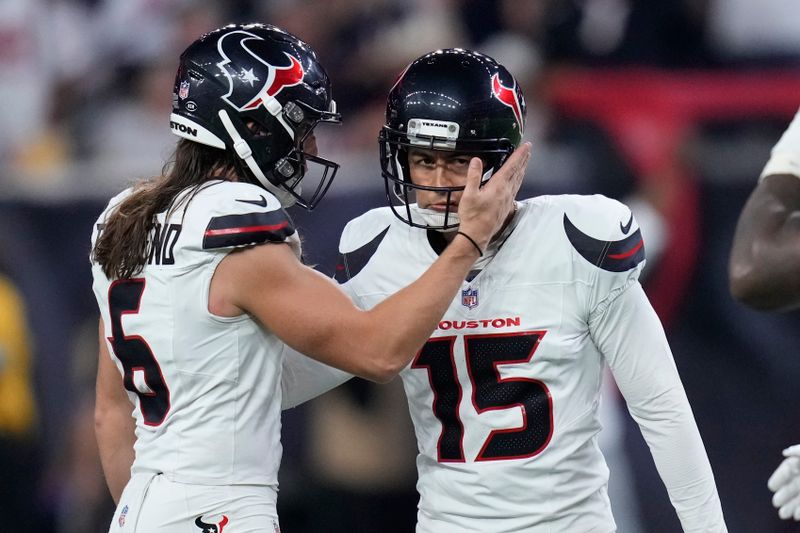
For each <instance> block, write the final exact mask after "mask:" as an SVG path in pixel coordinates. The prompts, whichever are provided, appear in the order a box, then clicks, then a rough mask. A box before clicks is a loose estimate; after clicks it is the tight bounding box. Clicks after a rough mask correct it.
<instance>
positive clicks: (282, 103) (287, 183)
mask: <svg viewBox="0 0 800 533" xmlns="http://www.w3.org/2000/svg"><path fill="white" fill-rule="evenodd" d="M320 122H325V123H337V124H338V123H340V122H341V118H340V115H339V114H338V113H337V112H336V102H335V101H334V100H333V97H332V95H331V83H330V80H329V79H328V75H327V73H326V72H325V69H324V68H323V67H322V65H321V64H320V63H319V60H318V59H317V55H316V53H315V52H314V50H312V49H311V47H310V46H309V45H308V44H306V43H304V42H303V41H301V40H300V39H298V38H297V37H295V36H294V35H292V34H290V33H288V32H286V31H284V30H282V29H280V28H277V27H275V26H269V25H265V24H247V25H229V26H225V27H223V28H220V29H217V30H214V31H212V32H210V33H207V34H205V35H204V36H202V37H201V38H200V39H198V40H197V41H195V42H194V43H192V44H191V45H190V46H189V47H188V48H187V49H186V50H185V51H184V52H183V54H182V55H181V58H180V66H179V67H178V72H177V75H176V76H175V88H174V93H173V98H172V115H171V116H170V125H171V127H172V131H173V133H175V134H176V135H179V136H180V137H183V138H185V139H189V140H191V141H194V142H198V143H201V144H205V145H208V146H213V147H215V148H220V149H223V150H233V151H234V152H235V153H236V154H238V156H239V157H240V158H241V159H242V160H244V162H245V163H246V164H247V168H248V169H249V171H250V173H251V175H250V176H248V179H250V180H251V181H252V182H253V183H255V184H256V185H260V186H262V187H264V188H265V189H267V190H268V191H269V192H271V193H272V194H274V195H275V196H276V197H277V198H278V199H279V200H280V201H281V204H282V205H283V206H284V207H286V206H289V205H292V204H294V203H297V204H298V205H301V206H303V207H305V208H307V209H309V210H311V209H313V208H314V207H315V206H316V205H317V203H319V201H320V200H321V199H322V197H323V195H324V194H325V192H326V191H327V190H328V187H330V184H331V182H332V181H333V178H334V177H335V175H336V171H337V170H338V168H339V165H338V164H336V163H334V162H333V161H329V160H327V159H324V158H322V157H318V156H316V155H314V154H309V153H306V152H305V151H304V148H303V145H304V142H305V141H306V139H307V138H308V137H309V136H310V135H311V134H312V132H313V130H314V128H315V127H316V125H317V124H319V123H320ZM310 164H316V165H322V169H318V170H320V176H319V178H318V181H317V183H316V184H315V185H314V186H313V187H309V186H308V184H305V185H304V187H302V188H301V185H300V183H301V181H302V180H303V178H304V176H305V175H306V172H307V171H308V169H309V165H310ZM303 188H305V189H306V194H303V190H302V189H303Z"/></svg>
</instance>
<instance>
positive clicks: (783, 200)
mask: <svg viewBox="0 0 800 533" xmlns="http://www.w3.org/2000/svg"><path fill="white" fill-rule="evenodd" d="M729 276H730V288H731V293H732V294H733V296H734V297H735V298H736V299H738V300H740V301H741V302H743V303H745V304H747V305H749V306H751V307H754V308H756V309H761V310H764V311H790V310H795V309H797V308H799V307H800V111H798V113H797V114H796V115H795V117H794V120H792V122H791V124H789V127H788V128H787V129H786V131H785V132H784V133H783V136H782V137H781V138H780V140H779V141H778V143H777V144H776V145H775V147H774V148H773V149H772V155H771V157H770V159H769V161H768V162H767V164H766V166H765V167H764V170H763V171H762V172H761V176H760V178H759V181H758V185H757V186H756V188H755V189H754V190H753V192H752V193H751V194H750V198H749V199H748V200H747V203H746V204H745V206H744V209H743V210H742V214H741V216H740V217H739V222H738V224H737V226H736V234H735V236H734V241H733V248H732V250H731V258H730V268H729ZM783 455H784V456H785V457H786V458H785V459H784V460H783V462H782V463H781V464H780V466H779V467H778V468H777V470H775V473H774V474H773V475H772V476H771V477H770V479H769V481H768V486H769V488H770V490H772V491H773V492H774V493H775V495H774V496H773V498H772V503H773V505H774V506H775V507H776V508H777V509H778V514H779V516H780V517H781V518H782V519H784V520H788V519H794V520H797V521H800V445H796V446H790V447H789V448H786V449H785V450H783Z"/></svg>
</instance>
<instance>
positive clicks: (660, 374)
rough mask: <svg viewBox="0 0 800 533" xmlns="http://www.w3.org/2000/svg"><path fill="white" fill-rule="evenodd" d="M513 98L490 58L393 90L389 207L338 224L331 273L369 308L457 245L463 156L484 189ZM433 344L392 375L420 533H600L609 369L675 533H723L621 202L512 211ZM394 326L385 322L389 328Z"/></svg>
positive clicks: (421, 63) (424, 67)
mask: <svg viewBox="0 0 800 533" xmlns="http://www.w3.org/2000/svg"><path fill="white" fill-rule="evenodd" d="M524 123H525V103H524V99H523V95H522V93H521V91H520V89H519V87H518V85H517V83H516V81H515V80H514V78H513V77H512V75H511V74H510V73H509V72H508V71H507V70H506V69H505V68H504V67H503V66H501V65H499V64H498V63H497V62H495V61H494V60H493V59H491V58H489V57H487V56H485V55H481V54H478V53H474V52H470V51H467V50H460V49H450V50H438V51H435V52H432V53H430V54H427V55H424V56H422V57H420V58H418V59H417V60H415V61H414V62H412V63H411V64H410V65H409V66H408V67H407V69H406V70H405V71H404V72H403V73H402V74H401V75H400V77H399V79H398V80H397V82H396V83H395V85H394V87H393V88H392V89H391V92H390V93H389V97H388V103H387V108H386V124H385V125H384V127H383V129H382V131H381V133H380V139H379V143H380V159H381V166H382V174H383V177H384V181H385V185H386V192H387V196H388V197H389V204H390V205H389V206H388V207H383V208H378V209H373V210H371V211H368V212H367V213H365V214H364V215H361V216H360V217H358V218H356V219H354V220H352V221H350V222H349V223H348V224H347V226H346V228H345V230H344V233H343V235H342V237H341V241H340V245H339V252H340V264H339V265H338V267H337V278H338V279H339V280H340V281H342V282H343V286H344V288H345V290H346V291H347V292H348V294H350V295H351V297H352V298H353V299H354V301H355V302H356V303H357V304H358V305H359V306H361V307H363V308H365V309H371V308H373V306H375V305H379V302H381V301H383V300H384V299H385V298H387V297H390V296H391V295H392V294H394V293H395V291H397V290H398V289H399V288H401V287H402V286H404V285H405V284H407V283H409V282H410V281H411V280H413V279H414V278H416V277H417V276H419V275H420V273H422V272H423V271H424V270H425V269H426V268H428V267H429V266H430V265H431V263H432V262H433V261H435V260H436V258H437V257H440V256H441V254H442V253H446V251H447V250H448V249H449V247H450V246H452V245H453V244H454V243H457V242H459V240H461V239H462V238H463V237H460V233H461V232H462V231H463V230H464V219H463V217H459V213H458V211H459V210H460V209H461V207H462V204H463V201H464V199H465V198H466V189H465V185H466V183H467V179H468V175H469V169H470V164H471V163H470V161H473V160H474V159H473V158H475V157H477V158H480V160H481V161H482V175H483V177H482V180H483V183H484V187H485V186H488V185H489V184H491V183H492V182H493V181H494V180H495V179H497V178H498V177H499V175H498V174H497V173H496V172H497V169H499V168H501V165H502V164H503V162H504V161H505V160H506V159H507V158H508V157H509V156H510V154H511V153H512V152H513V150H514V148H515V147H516V146H518V145H519V144H520V142H521V140H522V136H523V127H524ZM478 248H480V252H481V258H480V259H479V260H478V262H477V263H476V264H475V266H474V267H473V269H472V270H471V271H470V273H469V275H468V276H465V278H464V279H463V283H462V289H461V292H460V294H459V295H458V296H457V297H456V298H455V299H454V300H453V301H452V302H451V303H450V306H449V308H448V310H447V312H446V313H445V315H444V318H443V319H442V320H441V321H440V322H439V325H438V327H437V329H436V331H435V332H434V333H433V335H432V336H431V338H430V340H428V342H427V343H425V345H424V346H423V348H422V349H421V350H420V351H419V353H418V354H417V355H416V357H415V358H414V359H413V360H412V361H411V362H410V364H409V365H408V366H407V367H406V368H405V369H404V370H403V371H402V372H401V373H400V375H401V376H402V379H403V385H404V387H405V391H406V395H407V398H408V405H409V409H410V413H411V418H412V420H413V423H414V427H415V431H416V435H417V442H418V447H419V455H418V457H417V467H418V473H419V480H418V483H417V488H418V490H419V493H420V502H419V510H418V526H417V533H451V532H453V531H459V532H474V533H489V532H507V531H519V532H526V533H545V532H546V533H556V532H559V533H586V532H589V531H591V532H596V533H610V532H613V531H615V530H616V525H615V522H614V518H613V517H612V515H611V507H610V505H609V500H608V496H607V492H606V486H607V481H608V476H609V472H608V469H607V467H606V464H605V461H604V459H603V456H602V454H601V453H600V451H599V449H598V446H597V434H598V432H599V431H600V425H599V423H598V419H597V407H598V402H599V394H600V385H601V379H602V375H603V367H604V365H606V364H607V365H609V366H610V368H611V370H612V372H613V374H614V377H615V379H616V381H617V383H618V385H619V388H620V390H621V392H622V393H623V395H624V397H625V400H626V401H627V404H628V408H629V411H630V412H631V414H632V415H633V417H634V419H635V420H636V422H637V423H638V424H639V426H640V428H641V431H642V434H643V435H644V438H645V439H646V441H647V443H648V445H649V447H650V450H651V451H652V455H653V458H654V459H655V463H656V466H657V468H658V471H659V473H660V475H661V478H662V480H663V482H664V484H665V485H666V488H667V491H668V493H669V497H670V499H671V501H672V503H673V505H674V507H675V510H676V512H677V514H678V516H679V518H680V521H681V523H682V525H683V529H684V531H687V532H689V531H692V532H704V533H709V532H714V533H718V532H724V531H727V529H726V525H725V521H724V518H723V514H722V507H721V504H720V501H719V497H718V495H717V489H716V486H715V483H714V476H713V474H712V470H711V466H710V465H709V461H708V458H707V456H706V451H705V448H704V446H703V442H702V440H701V438H700V434H699V432H698V429H697V425H696V423H695V420H694V417H693V415H692V411H691V408H690V406H689V402H688V400H687V398H686V394H685V392H684V389H683V386H682V384H681V380H680V378H679V376H678V372H677V370H676V367H675V363H674V361H673V358H672V354H671V352H670V348H669V346H668V344H667V340H666V338H665V335H664V331H663V329H662V326H661V323H660V321H659V319H658V317H657V316H656V314H655V313H654V311H653V309H652V307H651V306H650V303H649V302H648V300H647V297H646V296H645V294H644V292H643V290H642V287H641V286H640V284H639V281H638V277H639V273H640V271H641V269H642V266H643V265H644V261H645V253H644V245H643V240H642V235H641V232H640V230H639V227H638V225H637V223H636V220H635V219H634V218H633V216H632V214H631V212H630V210H629V209H628V208H627V207H626V206H624V205H623V204H621V203H619V202H617V201H614V200H610V199H608V198H605V197H603V196H542V197H536V198H530V199H527V200H523V201H519V202H516V203H515V206H514V208H513V209H511V210H510V211H509V214H508V217H507V219H506V221H505V224H504V226H503V228H502V230H501V231H499V232H498V233H497V234H496V235H495V236H494V238H493V239H492V240H491V242H490V243H489V245H488V246H487V247H485V248H484V247H482V246H478ZM399 322H400V321H399V319H397V320H394V321H393V322H392V323H393V324H399Z"/></svg>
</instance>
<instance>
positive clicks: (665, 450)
mask: <svg viewBox="0 0 800 533" xmlns="http://www.w3.org/2000/svg"><path fill="white" fill-rule="evenodd" d="M589 325H590V331H591V334H592V337H593V339H594V342H595V344H596V345H597V347H598V348H599V349H600V351H601V352H602V353H603V354H604V357H605V358H606V360H607V361H608V364H609V366H610V368H611V371H612V373H613V374H614V379H615V380H616V382H617V384H618V386H619V389H620V391H621V392H622V395H623V396H624V397H625V401H626V403H627V405H628V411H629V412H630V413H631V416H633V418H634V420H635V421H636V423H637V424H638V425H639V428H640V430H641V432H642V435H643V436H644V439H645V441H646V442H647V445H648V446H649V448H650V453H651V454H652V456H653V459H654V461H655V464H656V468H657V470H658V473H659V475H660V476H661V480H662V481H663V482H664V485H665V486H666V488H667V492H668V493H669V498H670V501H671V502H672V505H673V507H675V511H676V512H677V514H678V517H679V518H680V521H681V524H682V526H683V531H684V532H686V533H689V532H692V533H701V532H702V533H723V532H727V527H726V525H725V519H724V518H723V515H722V505H721V503H720V500H719V495H718V494H717V488H716V485H715V483H714V475H713V473H712V471H711V465H710V463H709V461H708V457H707V455H706V451H705V447H704V446H703V441H702V439H701V437H700V432H699V431H698V429H697V424H696V422H695V419H694V415H693V414H692V409H691V407H690V406H689V400H688V399H687V397H686V392H685V391H684V389H683V384H682V383H681V380H680V376H679V375H678V370H677V368H676V367H675V361H674V360H673V358H672V352H671V351H670V348H669V344H668V343H667V338H666V335H665V334H664V329H663V327H662V326H661V321H660V320H659V318H658V316H657V315H656V313H655V311H654V310H653V308H652V306H651V305H650V302H649V301H648V299H647V296H646V295H645V293H644V291H643V290H642V287H641V285H640V284H639V282H638V281H635V280H630V282H629V283H628V284H627V285H626V286H625V287H622V288H619V289H617V291H616V292H615V293H614V294H612V295H611V297H610V298H609V300H608V301H606V302H603V305H601V306H598V308H597V309H596V310H595V313H594V314H592V315H591V317H590V320H589Z"/></svg>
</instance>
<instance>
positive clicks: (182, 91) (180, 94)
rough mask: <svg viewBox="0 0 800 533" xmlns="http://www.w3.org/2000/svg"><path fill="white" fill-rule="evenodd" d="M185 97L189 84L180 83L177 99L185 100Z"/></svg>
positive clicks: (185, 82) (187, 93) (186, 82)
mask: <svg viewBox="0 0 800 533" xmlns="http://www.w3.org/2000/svg"><path fill="white" fill-rule="evenodd" d="M187 96H189V82H188V81H182V82H181V85H180V87H179V88H178V97H179V98H180V99H181V100H185V99H186V97H187Z"/></svg>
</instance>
